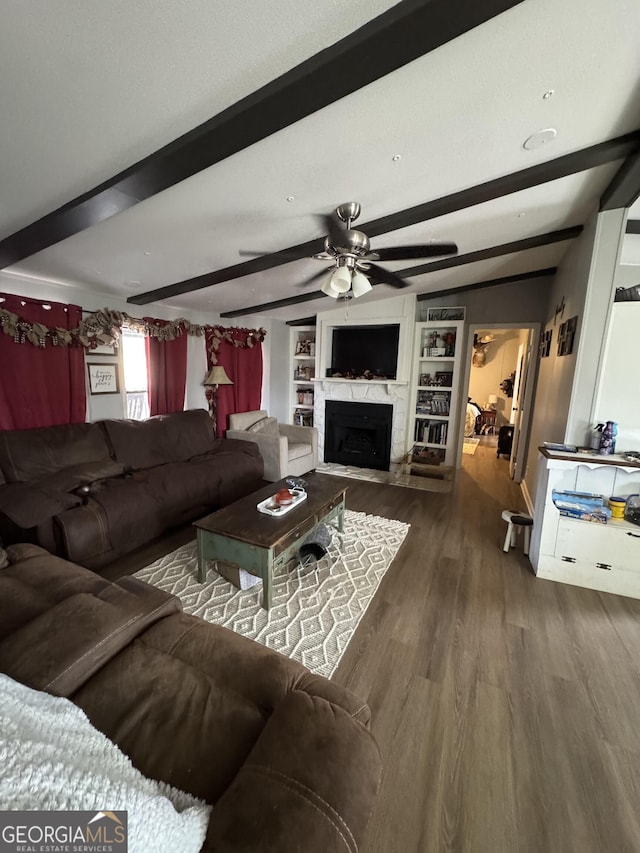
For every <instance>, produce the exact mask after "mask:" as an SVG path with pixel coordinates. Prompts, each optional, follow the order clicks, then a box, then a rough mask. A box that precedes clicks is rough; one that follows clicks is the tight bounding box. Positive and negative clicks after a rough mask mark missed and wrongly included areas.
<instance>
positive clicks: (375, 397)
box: [313, 379, 409, 464]
mask: <svg viewBox="0 0 640 853" xmlns="http://www.w3.org/2000/svg"><path fill="white" fill-rule="evenodd" d="M314 387H315V394H314V404H313V423H314V426H316V427H317V428H318V457H319V459H321V460H322V461H324V429H325V402H326V401H327V400H342V401H345V402H353V403H386V404H391V405H393V420H392V426H391V463H392V464H393V463H399V462H401V461H402V458H403V456H404V454H405V436H406V428H407V410H408V402H409V384H408V383H407V382H396V381H392V380H389V381H388V382H382V381H375V380H371V381H368V380H366V379H361V380H353V381H347V380H344V379H317V380H315V382H314Z"/></svg>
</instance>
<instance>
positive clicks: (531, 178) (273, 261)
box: [127, 130, 640, 305]
mask: <svg viewBox="0 0 640 853" xmlns="http://www.w3.org/2000/svg"><path fill="white" fill-rule="evenodd" d="M639 142H640V130H636V131H634V132H633V133H628V134H626V135H625V136H619V137H617V138H616V139H609V140H607V141H606V142H599V143H598V144H597V145H591V146H589V147H588V148H583V149H581V150H580V151H574V152H572V153H571V154H563V155H562V156H561V157H556V158H555V159H553V160H547V161H546V162H544V163H538V164H537V165H535V166H530V167H529V168H528V169H521V170H520V171H519V172H512V173H511V174H509V175H504V176H503V177H501V178H495V179H494V180H492V181H487V182H486V183H483V184H478V185H477V186H474V187H469V188H467V189H465V190H460V191H459V192H456V193H452V194H451V195H447V196H443V197H442V198H438V199H434V200H433V201H428V202H426V203H424V204H420V205H417V206H415V207H409V208H407V209H406V210H400V211H398V212H397V213H392V214H390V215H389V216H384V217H382V218H380V219H374V220H372V221H371V222H366V223H364V224H363V225H358V227H359V229H360V230H361V231H364V232H365V233H366V234H367V235H368V236H369V237H374V236H379V235H380V234H385V233H388V232H390V231H396V230H397V229H399V228H406V227H408V226H409V225H417V224H418V223H419V222H426V221H428V220H430V219H435V218H436V217H438V216H444V215H446V214H448V213H455V212H456V211H457V210H463V209H465V208H467V207H473V206H474V205H476V204H483V203H484V202H487V201H493V200H494V199H496V198H501V197H502V196H505V195H510V194H511V193H516V192H520V191H521V190H527V189H530V188H531V187H535V186H538V185H540V184H544V183H548V182H549V181H556V180H558V179H560V178H566V177H567V176H568V175H573V174H575V173H576V172H583V171H585V170H587V169H594V168H596V167H597V166H603V165H605V164H607V163H610V162H613V161H615V160H622V159H623V158H624V157H626V156H627V154H628V153H629V152H630V151H632V150H634V149H635V148H636V147H637V145H638V143H639ZM323 247H324V236H323V237H318V238H317V239H315V240H309V241H307V242H306V243H299V244H298V245H296V246H291V247H290V248H288V249H282V250H280V251H279V252H274V253H273V254H269V255H261V256H260V257H258V258H253V259H252V260H250V261H245V262H243V263H240V264H234V265H233V266H230V267H224V268H223V269H219V270H215V271H213V272H210V273H205V274H204V275H200V276H196V277H195V278H189V279H186V280H185V281H179V282H176V283H175V284H169V285H166V286H165V287H159V288H158V289H157V290H149V291H147V292H145V293H138V294H136V295H135V296H130V297H129V299H127V302H130V303H132V304H135V305H148V304H149V303H150V302H157V301H159V300H162V299H169V298H170V297H174V296H181V295H182V294H183V293H191V292H193V291H195V290H202V289H203V288H206V287H213V286H214V285H216V284H222V283H223V282H225V281H232V280H234V279H239V278H243V277H244V276H247V275H253V274H254V273H257V272H263V271H264V270H268V269H273V268H274V267H278V266H281V265H282V264H286V263H290V262H291V261H292V260H296V259H298V260H301V259H303V258H309V257H311V255H313V254H315V253H316V252H319V251H322V249H323Z"/></svg>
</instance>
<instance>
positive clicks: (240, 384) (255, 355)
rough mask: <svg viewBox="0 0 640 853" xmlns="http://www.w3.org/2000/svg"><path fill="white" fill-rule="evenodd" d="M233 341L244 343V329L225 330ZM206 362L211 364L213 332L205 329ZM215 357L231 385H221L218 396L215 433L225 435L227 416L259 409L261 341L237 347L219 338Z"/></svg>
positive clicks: (245, 338) (245, 337) (260, 395)
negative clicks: (219, 341) (250, 345)
mask: <svg viewBox="0 0 640 853" xmlns="http://www.w3.org/2000/svg"><path fill="white" fill-rule="evenodd" d="M227 331H228V332H230V333H231V335H232V337H233V340H237V341H241V342H242V343H245V342H246V340H247V333H248V332H247V329H228V330H227ZM205 334H206V341H207V365H208V368H209V370H210V369H211V367H212V364H211V342H212V340H213V332H211V331H209V330H207V331H206V333H205ZM216 357H217V359H218V362H217V363H218V364H220V365H222V367H224V369H225V371H226V373H227V376H228V377H229V379H231V381H232V382H233V385H220V386H219V387H218V396H217V406H216V411H217V422H218V426H217V434H218V437H221V436H223V435H224V433H225V432H226V430H227V429H228V428H229V415H232V414H235V413H236V412H252V411H254V410H255V409H259V408H260V402H261V400H262V344H261V343H256V344H254V345H253V346H252V347H237V346H234V345H233V344H232V343H228V342H227V341H224V340H223V341H221V343H220V346H219V348H218V350H217V353H216Z"/></svg>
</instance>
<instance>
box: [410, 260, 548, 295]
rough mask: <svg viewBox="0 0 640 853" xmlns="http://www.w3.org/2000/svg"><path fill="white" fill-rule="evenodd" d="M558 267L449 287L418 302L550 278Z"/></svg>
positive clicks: (434, 292)
mask: <svg viewBox="0 0 640 853" xmlns="http://www.w3.org/2000/svg"><path fill="white" fill-rule="evenodd" d="M557 270H558V268H557V267H547V268H546V269H542V270H533V271H532V272H522V273H518V275H505V276H503V277H502V278H491V279H488V280H487V281H476V282H475V283H474V284H463V285H461V286H460V287H449V288H445V289H444V290H433V291H431V293H420V294H419V296H418V302H425V301H426V300H427V299H440V298H441V297H442V296H451V295H452V294H454V293H468V292H469V291H470V290H484V289H485V288H486V287H499V286H500V285H502V284H516V283H517V282H519V281H529V280H530V279H532V278H548V277H549V276H553V275H555V274H556V272H557Z"/></svg>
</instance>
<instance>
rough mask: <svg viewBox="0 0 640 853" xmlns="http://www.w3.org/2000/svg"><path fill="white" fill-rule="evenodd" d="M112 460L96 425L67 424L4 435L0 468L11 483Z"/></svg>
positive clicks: (0, 451)
mask: <svg viewBox="0 0 640 853" xmlns="http://www.w3.org/2000/svg"><path fill="white" fill-rule="evenodd" d="M108 459H109V448H108V446H107V443H106V441H105V438H104V435H103V433H102V431H101V430H100V429H99V427H98V426H97V425H96V424H63V425H61V426H52V427H40V428H38V429H21V430H3V431H1V432H0V468H2V471H3V473H4V476H5V479H6V481H7V483H21V482H32V481H34V480H41V479H42V478H43V477H46V476H47V475H49V474H54V473H55V472H56V471H60V470H61V469H63V468H69V467H71V466H75V465H83V464H86V463H89V462H100V461H106V460H108Z"/></svg>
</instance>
